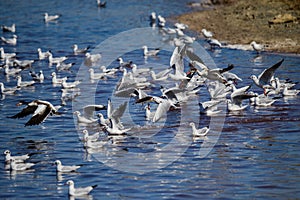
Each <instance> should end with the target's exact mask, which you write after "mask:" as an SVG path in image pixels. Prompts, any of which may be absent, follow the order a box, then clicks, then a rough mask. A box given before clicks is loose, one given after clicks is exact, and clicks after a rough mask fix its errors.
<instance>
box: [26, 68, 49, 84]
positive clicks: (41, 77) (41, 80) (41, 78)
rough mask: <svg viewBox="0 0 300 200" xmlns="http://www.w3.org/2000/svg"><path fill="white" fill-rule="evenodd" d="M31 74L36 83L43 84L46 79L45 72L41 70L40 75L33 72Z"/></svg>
mask: <svg viewBox="0 0 300 200" xmlns="http://www.w3.org/2000/svg"><path fill="white" fill-rule="evenodd" d="M29 74H30V76H31V77H32V79H33V80H34V81H38V82H41V83H42V82H43V81H44V79H45V76H44V74H43V70H40V72H39V73H38V74H37V73H35V72H33V71H30V72H29Z"/></svg>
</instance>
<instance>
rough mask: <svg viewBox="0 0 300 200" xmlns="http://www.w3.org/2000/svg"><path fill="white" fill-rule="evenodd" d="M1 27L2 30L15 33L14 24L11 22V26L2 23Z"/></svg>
mask: <svg viewBox="0 0 300 200" xmlns="http://www.w3.org/2000/svg"><path fill="white" fill-rule="evenodd" d="M1 29H2V31H3V32H12V33H15V32H16V24H12V25H11V26H5V25H2V26H1Z"/></svg>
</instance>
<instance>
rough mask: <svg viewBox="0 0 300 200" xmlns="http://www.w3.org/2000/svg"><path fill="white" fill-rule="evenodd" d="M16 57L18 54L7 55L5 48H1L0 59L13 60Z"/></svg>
mask: <svg viewBox="0 0 300 200" xmlns="http://www.w3.org/2000/svg"><path fill="white" fill-rule="evenodd" d="M15 57H16V53H5V52H4V48H3V47H1V48H0V59H2V60H4V59H12V58H15Z"/></svg>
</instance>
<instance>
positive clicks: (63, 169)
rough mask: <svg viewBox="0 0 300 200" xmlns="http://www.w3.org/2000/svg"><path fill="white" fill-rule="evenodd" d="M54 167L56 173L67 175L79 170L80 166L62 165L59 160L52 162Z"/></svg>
mask: <svg viewBox="0 0 300 200" xmlns="http://www.w3.org/2000/svg"><path fill="white" fill-rule="evenodd" d="M54 164H55V165H56V171H57V172H63V173H68V172H75V171H76V170H77V169H79V168H80V167H81V166H79V165H69V166H68V165H62V163H61V161H60V160H56V161H55V162H54Z"/></svg>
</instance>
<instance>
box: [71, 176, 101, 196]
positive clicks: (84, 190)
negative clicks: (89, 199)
mask: <svg viewBox="0 0 300 200" xmlns="http://www.w3.org/2000/svg"><path fill="white" fill-rule="evenodd" d="M66 185H69V195H70V196H84V195H88V194H89V193H90V192H91V191H92V190H93V189H94V188H95V187H97V185H93V186H87V187H81V188H75V187H74V181H72V180H68V181H67V182H66Z"/></svg>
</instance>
